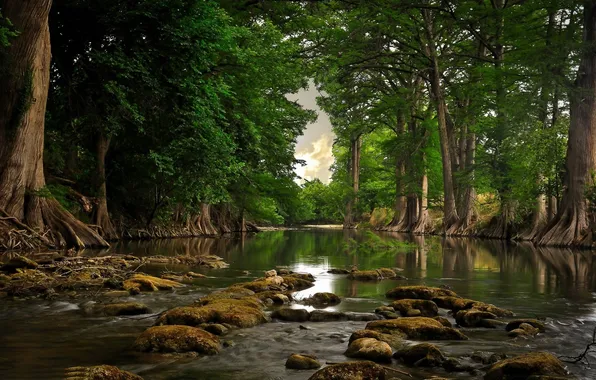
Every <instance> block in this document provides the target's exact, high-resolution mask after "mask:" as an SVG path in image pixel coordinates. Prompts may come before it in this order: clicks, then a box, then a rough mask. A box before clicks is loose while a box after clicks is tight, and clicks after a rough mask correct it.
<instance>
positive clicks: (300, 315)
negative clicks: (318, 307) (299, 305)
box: [271, 307, 310, 322]
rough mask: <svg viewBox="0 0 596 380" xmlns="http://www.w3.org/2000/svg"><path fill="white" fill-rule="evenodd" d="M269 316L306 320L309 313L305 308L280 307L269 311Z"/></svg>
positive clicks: (283, 319)
mask: <svg viewBox="0 0 596 380" xmlns="http://www.w3.org/2000/svg"><path fill="white" fill-rule="evenodd" d="M271 317H272V318H275V319H280V320H282V321H288V322H306V321H308V319H309V317H310V313H309V312H308V310H306V309H292V308H290V307H281V308H279V309H277V310H275V311H274V312H273V313H271Z"/></svg>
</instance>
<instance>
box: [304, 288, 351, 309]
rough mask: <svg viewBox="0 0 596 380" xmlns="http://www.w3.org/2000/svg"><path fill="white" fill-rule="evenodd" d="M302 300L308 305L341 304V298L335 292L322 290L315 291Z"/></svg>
mask: <svg viewBox="0 0 596 380" xmlns="http://www.w3.org/2000/svg"><path fill="white" fill-rule="evenodd" d="M302 302H303V303H305V304H307V305H313V306H314V307H327V306H333V305H338V304H340V303H341V298H339V296H337V295H335V294H333V293H328V292H322V293H315V294H313V295H312V296H310V297H308V298H306V299H304V300H302Z"/></svg>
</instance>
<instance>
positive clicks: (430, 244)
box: [0, 229, 596, 380]
mask: <svg viewBox="0 0 596 380" xmlns="http://www.w3.org/2000/svg"><path fill="white" fill-rule="evenodd" d="M381 236H382V238H383V239H399V240H405V239H407V237H406V236H403V235H397V234H394V235H390V234H382V235H381ZM350 238H352V239H355V240H357V241H363V240H365V239H367V237H366V236H365V234H363V233H361V232H356V231H342V230H329V229H325V230H323V229H321V230H317V229H314V230H301V231H272V232H263V233H260V234H258V235H252V236H245V237H234V238H232V237H230V238H218V239H214V238H205V239H176V240H161V241H145V242H124V243H119V244H116V245H114V246H113V247H112V248H111V249H110V250H109V251H99V252H97V251H87V252H84V253H83V254H85V255H98V254H100V255H103V254H113V253H127V254H128V253H130V254H134V255H138V256H146V255H158V254H159V255H180V254H191V255H199V254H207V253H211V254H216V255H219V256H221V257H223V258H224V259H225V260H226V261H227V262H228V263H229V264H230V267H229V268H227V269H219V270H206V269H203V268H190V269H192V270H193V271H195V272H201V273H204V274H206V275H207V276H208V278H205V279H197V280H196V281H195V282H194V284H193V285H192V286H188V287H185V288H183V289H182V290H176V291H174V292H159V293H155V294H147V293H145V294H142V295H140V296H136V297H127V298H124V299H123V300H130V301H138V302H143V303H146V304H147V305H148V306H149V307H151V308H152V310H153V311H155V312H159V311H162V310H165V309H168V308H171V307H174V306H181V305H186V304H190V303H191V302H193V301H194V300H195V299H197V298H199V297H200V296H202V295H205V294H207V293H209V292H211V291H213V290H215V289H219V288H223V287H226V286H228V285H230V284H232V283H234V282H239V281H249V280H251V279H254V278H256V277H260V276H261V275H262V271H264V270H267V269H271V268H274V267H276V266H286V267H288V268H289V269H292V270H294V271H299V272H310V273H312V274H313V275H315V276H316V279H317V281H316V283H315V287H313V288H311V289H308V290H306V291H303V292H300V293H299V294H297V298H302V297H306V296H308V295H309V294H312V293H315V292H321V291H326V292H333V293H336V294H338V295H340V296H341V297H342V298H343V301H342V303H341V304H339V305H338V306H336V307H334V308H328V309H329V310H340V311H361V312H371V311H373V310H374V309H375V308H376V307H377V306H379V305H381V304H383V303H387V300H386V299H385V298H384V294H385V292H386V291H387V290H389V289H391V288H393V287H395V286H398V285H405V284H411V285H414V284H426V285H431V286H440V285H448V286H450V287H451V288H452V289H453V290H454V291H456V292H457V293H458V294H460V295H461V296H464V297H467V298H472V299H477V300H480V301H484V302H489V303H494V304H495V305H497V306H500V307H503V308H507V309H511V310H513V311H514V312H515V313H516V314H517V315H518V316H520V317H532V318H534V317H546V318H547V323H548V331H547V333H545V334H541V335H539V336H538V337H536V338H533V339H529V340H523V339H522V340H512V339H510V338H508V337H507V336H506V334H505V332H503V331H496V330H487V329H464V332H465V333H466V334H467V335H468V336H469V337H470V340H468V341H462V342H437V343H438V345H439V346H440V347H441V349H442V350H443V351H444V353H445V354H447V355H448V356H455V357H459V356H463V355H466V354H468V355H469V354H471V353H472V352H474V351H478V350H483V351H491V352H506V353H508V354H515V353H522V352H528V351H535V350H548V351H551V352H554V353H556V354H560V355H576V354H579V353H580V352H582V351H583V350H584V348H585V346H586V344H587V343H588V342H589V341H590V340H591V334H592V331H593V329H594V327H595V326H596V302H595V301H596V297H595V296H596V293H595V290H596V253H594V252H586V251H583V252H572V251H569V250H560V249H551V248H548V249H544V248H540V249H538V248H534V247H532V246H531V245H508V244H506V243H504V242H501V241H492V240H488V241H487V240H484V241H480V240H469V239H447V240H445V239H440V238H437V237H432V238H428V237H427V238H421V237H417V238H415V239H414V242H415V243H416V244H417V247H408V248H403V249H389V250H387V249H379V250H367V251H361V250H360V251H354V249H351V250H347V249H346V246H345V243H346V242H347V241H348V239H350ZM352 265H357V266H358V268H359V269H375V268H379V267H398V268H402V269H403V272H401V273H400V274H402V275H404V276H406V277H408V280H405V281H404V280H384V281H381V282H375V283H366V282H356V281H350V280H348V279H347V278H346V276H345V275H331V274H327V273H326V272H327V270H328V269H330V268H346V267H347V268H349V267H351V266H352ZM167 269H168V270H171V271H188V270H189V268H188V267H182V266H181V267H177V266H172V265H170V266H168V267H167ZM144 270H145V271H147V272H149V273H152V274H159V273H160V271H163V270H164V267H163V266H161V267H158V266H155V267H147V268H144ZM92 299H93V297H92V296H89V297H88V298H74V299H70V298H68V297H65V296H63V297H60V299H58V300H53V301H44V300H38V301H0V378H2V379H10V380H12V379H15V380H18V379H60V378H62V377H63V374H64V368H66V367H69V366H80V365H83V366H84V365H98V364H112V365H117V366H119V367H121V368H123V369H126V370H130V371H133V372H135V373H138V374H140V375H142V376H143V377H144V378H145V379H147V380H150V379H159V380H162V379H229V380H238V379H242V380H252V379H254V380H257V379H259V380H260V379H296V380H298V379H308V377H309V376H310V375H311V374H312V373H313V372H314V371H293V370H286V369H285V368H284V363H285V360H286V358H287V357H288V356H289V355H290V354H291V353H295V352H296V353H298V352H302V353H311V354H315V355H317V356H318V357H319V359H321V361H322V362H342V361H345V360H346V358H345V357H344V356H343V352H344V351H345V349H346V348H347V340H348V338H349V336H350V334H351V333H352V332H353V331H355V330H358V329H361V328H363V327H364V326H365V325H366V323H365V322H331V323H303V325H305V326H306V327H308V328H309V329H308V330H302V329H299V328H298V325H299V324H297V323H269V324H265V325H262V326H258V327H256V328H252V329H243V330H236V331H233V332H231V333H230V334H229V335H227V336H226V337H225V338H224V339H226V340H231V341H233V342H234V343H235V345H234V346H233V347H230V348H225V349H222V352H221V353H220V354H219V355H218V356H215V357H205V358H191V357H179V356H164V355H150V354H138V353H135V352H133V351H132V350H131V349H130V347H131V345H132V343H133V342H134V339H135V338H136V336H138V334H139V333H140V332H142V331H143V330H144V329H145V328H147V327H148V326H150V325H152V323H153V322H154V318H147V316H140V317H128V318H112V317H90V316H85V314H84V313H83V312H82V310H81V305H82V304H83V303H84V302H86V301H89V300H92ZM442 313H443V315H444V316H447V315H446V314H445V313H444V311H442ZM452 321H453V320H452ZM589 359H590V361H591V362H592V363H596V355H595V354H591V355H590V356H589ZM400 368H402V367H400ZM402 369H404V370H406V371H409V372H411V373H412V374H413V375H414V379H422V378H425V377H430V375H433V374H434V375H439V376H440V375H443V376H447V377H454V376H456V377H457V378H472V379H473V378H481V376H479V375H477V376H471V375H467V374H456V375H451V376H449V374H446V373H444V372H441V371H440V370H437V371H434V372H433V371H423V370H413V369H409V368H402ZM569 369H570V370H571V371H572V372H573V373H574V374H575V375H576V376H577V377H578V378H579V379H586V380H587V379H594V378H596V369H590V368H587V367H586V366H584V365H569Z"/></svg>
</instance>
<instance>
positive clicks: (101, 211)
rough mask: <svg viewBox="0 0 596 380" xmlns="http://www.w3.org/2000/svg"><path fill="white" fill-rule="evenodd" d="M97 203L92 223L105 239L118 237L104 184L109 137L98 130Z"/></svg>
mask: <svg viewBox="0 0 596 380" xmlns="http://www.w3.org/2000/svg"><path fill="white" fill-rule="evenodd" d="M96 148H97V152H96V153H97V157H96V158H97V168H96V170H97V173H96V175H97V180H98V182H99V183H98V188H97V204H96V206H95V210H94V212H93V224H95V225H96V226H99V227H100V234H101V236H103V237H104V239H106V240H115V239H118V234H117V233H116V230H115V229H114V225H113V224H112V221H111V219H110V214H109V213H108V197H107V186H106V166H105V162H106V154H107V153H108V149H109V148H110V138H108V137H106V136H105V134H104V133H102V132H100V133H99V135H98V136H97V147H96Z"/></svg>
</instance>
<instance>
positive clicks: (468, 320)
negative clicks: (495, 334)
mask: <svg viewBox="0 0 596 380" xmlns="http://www.w3.org/2000/svg"><path fill="white" fill-rule="evenodd" d="M496 318H497V316H496V315H494V314H493V313H489V312H486V311H479V310H475V309H467V310H460V311H458V312H457V314H455V322H457V324H458V325H460V326H462V327H487V328H491V327H494V326H492V325H490V322H485V321H486V320H488V319H496Z"/></svg>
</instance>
